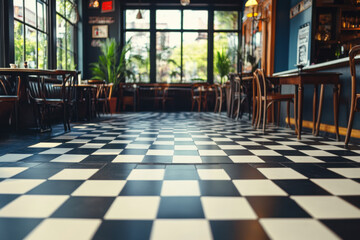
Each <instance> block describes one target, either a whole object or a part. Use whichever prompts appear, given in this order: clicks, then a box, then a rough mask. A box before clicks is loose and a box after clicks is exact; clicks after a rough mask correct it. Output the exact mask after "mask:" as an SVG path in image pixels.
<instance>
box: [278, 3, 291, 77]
mask: <svg viewBox="0 0 360 240" xmlns="http://www.w3.org/2000/svg"><path fill="white" fill-rule="evenodd" d="M289 9H290V2H289V0H277V2H276V28H275V29H276V31H275V58H274V72H281V71H285V70H288V59H289V53H288V49H289V27H290V21H289V20H290V19H289Z"/></svg>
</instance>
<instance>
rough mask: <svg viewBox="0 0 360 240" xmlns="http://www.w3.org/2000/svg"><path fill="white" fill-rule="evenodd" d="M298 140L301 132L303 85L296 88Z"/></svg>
mask: <svg viewBox="0 0 360 240" xmlns="http://www.w3.org/2000/svg"><path fill="white" fill-rule="evenodd" d="M298 98H299V99H298V139H299V140H301V130H302V121H303V116H302V114H303V112H302V107H303V98H304V89H303V85H302V84H300V85H299V88H298Z"/></svg>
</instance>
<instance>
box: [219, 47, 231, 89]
mask: <svg viewBox="0 0 360 240" xmlns="http://www.w3.org/2000/svg"><path fill="white" fill-rule="evenodd" d="M230 68H231V62H230V58H229V54H228V53H227V52H226V51H225V50H222V51H221V52H219V51H217V52H216V70H217V71H218V72H219V74H220V79H221V80H220V83H221V84H222V83H223V82H224V79H225V78H226V77H227V75H228V74H229V72H230Z"/></svg>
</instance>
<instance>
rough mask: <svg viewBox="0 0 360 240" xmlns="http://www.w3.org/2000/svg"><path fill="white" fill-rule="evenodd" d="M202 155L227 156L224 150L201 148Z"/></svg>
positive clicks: (200, 153)
mask: <svg viewBox="0 0 360 240" xmlns="http://www.w3.org/2000/svg"><path fill="white" fill-rule="evenodd" d="M199 155H200V156H227V155H226V153H225V152H224V151H223V150H199Z"/></svg>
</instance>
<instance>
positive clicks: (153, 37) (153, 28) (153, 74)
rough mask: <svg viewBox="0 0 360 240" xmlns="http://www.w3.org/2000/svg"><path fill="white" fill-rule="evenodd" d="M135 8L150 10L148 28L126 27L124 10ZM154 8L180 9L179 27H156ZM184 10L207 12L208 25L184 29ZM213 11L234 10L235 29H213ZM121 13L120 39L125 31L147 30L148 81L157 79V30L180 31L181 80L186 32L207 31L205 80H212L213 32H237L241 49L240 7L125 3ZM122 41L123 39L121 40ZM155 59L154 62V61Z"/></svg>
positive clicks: (124, 34)
mask: <svg viewBox="0 0 360 240" xmlns="http://www.w3.org/2000/svg"><path fill="white" fill-rule="evenodd" d="M136 9H144V10H150V28H149V29H133V28H126V10H136ZM156 10H180V11H181V19H180V21H181V24H180V29H157V28H156ZM185 10H193V11H196V10H204V11H207V12H208V27H207V29H184V20H183V19H184V11H185ZM215 11H236V12H238V27H237V29H236V30H230V29H229V30H222V29H217V30H215V29H214V14H215ZM121 13H122V15H123V22H122V26H121V28H122V30H123V31H122V32H121V39H123V40H124V39H125V36H126V32H136V31H140V32H149V33H150V38H151V39H150V73H149V75H150V83H156V82H157V81H158V80H159V79H157V73H156V64H157V62H156V34H157V32H180V33H181V80H180V81H181V82H183V79H184V76H183V75H184V63H183V61H184V60H183V34H184V33H186V32H197V33H198V32H205V33H207V37H208V39H207V42H208V44H207V45H208V49H207V82H209V83H213V82H214V33H222V32H224V33H237V36H238V41H237V42H238V49H241V36H242V24H241V21H242V10H241V8H240V7H237V8H235V9H234V7H220V6H219V7H214V6H206V7H203V6H188V7H176V6H154V5H150V6H149V5H144V6H131V5H125V6H124V7H123V8H122V11H121ZM122 42H124V41H122ZM154 61H155V62H154ZM239 61H240V59H239V58H237V63H236V64H237V70H238V71H239V69H238V68H239Z"/></svg>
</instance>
